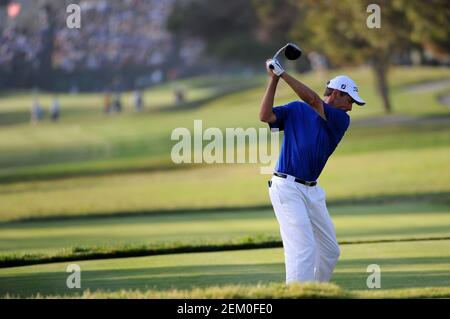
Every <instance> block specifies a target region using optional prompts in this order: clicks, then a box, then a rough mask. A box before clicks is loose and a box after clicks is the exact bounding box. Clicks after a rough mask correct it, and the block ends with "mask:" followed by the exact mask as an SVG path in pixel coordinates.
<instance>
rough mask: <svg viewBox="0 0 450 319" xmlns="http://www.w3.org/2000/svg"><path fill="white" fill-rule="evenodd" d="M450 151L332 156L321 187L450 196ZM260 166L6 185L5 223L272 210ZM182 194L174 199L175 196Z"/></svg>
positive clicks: (363, 194) (1, 214) (330, 191)
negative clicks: (247, 208) (162, 211)
mask: <svg viewBox="0 0 450 319" xmlns="http://www.w3.org/2000/svg"><path fill="white" fill-rule="evenodd" d="M448 158H450V147H436V148H429V149H419V150H391V151H382V152H379V153H369V154H365V153H363V154H352V155H338V154H336V155H333V157H332V158H331V159H330V161H329V163H328V164H327V166H326V167H325V169H324V171H323V173H322V175H321V178H320V180H319V184H320V185H321V186H322V187H323V188H324V189H325V191H326V192H327V198H328V200H339V199H345V198H349V197H353V198H355V199H358V198H367V197H370V196H373V197H379V196H389V195H392V194H399V195H413V194H423V193H440V192H450V184H449V182H448V181H449V180H450V162H449V161H448V160H447V159H448ZM259 171H260V165H255V164H247V165H245V164H240V165H238V164H228V165H226V164H223V165H216V166H209V167H206V168H198V169H189V170H175V171H163V172H150V173H136V174H124V175H111V176H99V177H80V178H70V179H67V180H56V181H42V182H28V183H15V184H7V185H1V184H0V194H1V211H0V220H2V221H11V220H15V219H24V218H32V217H49V216H55V215H56V216H62V215H83V214H84V215H89V214H91V213H95V214H99V213H103V214H111V213H114V212H117V211H120V212H136V211H148V210H160V209H177V208H187V207H189V208H208V207H217V206H225V207H235V206H254V205H268V204H269V201H268V193H267V179H269V178H270V176H267V175H261V174H260V173H259ZM175 194H176V196H175Z"/></svg>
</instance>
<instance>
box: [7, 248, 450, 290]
mask: <svg viewBox="0 0 450 319" xmlns="http://www.w3.org/2000/svg"><path fill="white" fill-rule="evenodd" d="M449 245H450V240H443V241H423V242H401V243H377V244H358V245H343V246H342V247H341V258H340V260H339V262H338V264H337V267H336V270H335V273H334V275H333V278H332V283H334V284H337V285H339V286H340V287H342V288H343V289H346V290H358V291H361V290H367V286H366V280H367V277H368V275H369V274H370V273H367V266H368V265H370V264H377V265H379V266H380V268H381V272H382V273H381V276H382V277H381V278H382V280H381V289H382V290H384V289H404V288H425V287H429V288H430V287H444V288H445V287H447V288H448V287H450V251H449V250H448V247H449ZM77 264H78V265H79V266H80V267H81V271H82V273H81V278H82V279H81V280H82V288H81V289H79V290H73V289H68V288H67V287H66V279H67V276H68V275H69V274H68V273H67V272H66V267H67V265H68V263H55V264H45V265H34V266H26V267H15V268H4V269H0V296H1V295H5V294H10V295H15V296H17V295H19V296H22V297H24V296H32V295H36V294H41V295H73V296H79V295H81V294H82V293H83V292H85V291H87V290H89V291H91V292H95V291H97V290H102V291H110V292H118V291H122V290H140V291H143V292H145V291H146V290H148V289H151V290H158V291H163V290H172V289H178V290H179V289H193V288H206V287H211V286H226V285H257V284H273V283H275V284H276V283H283V282H284V276H285V273H284V255H283V251H282V249H281V248H272V249H259V250H242V251H229V252H211V253H197V254H174V255H164V256H151V257H137V258H121V259H109V260H93V261H80V262H77Z"/></svg>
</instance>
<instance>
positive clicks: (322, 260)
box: [309, 186, 340, 281]
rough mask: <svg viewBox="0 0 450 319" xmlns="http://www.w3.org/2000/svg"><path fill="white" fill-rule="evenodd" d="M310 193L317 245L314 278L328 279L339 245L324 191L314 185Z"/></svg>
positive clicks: (312, 220) (338, 253)
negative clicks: (314, 187)
mask: <svg viewBox="0 0 450 319" xmlns="http://www.w3.org/2000/svg"><path fill="white" fill-rule="evenodd" d="M311 195H312V196H310V197H309V198H310V199H311V202H310V203H309V206H310V210H309V212H310V215H309V216H310V218H311V223H312V228H313V233H314V238H315V240H316V245H317V251H316V261H315V269H314V270H315V279H316V280H317V281H329V280H330V279H331V275H332V274H333V270H334V268H335V266H336V263H337V261H338V259H339V255H340V250H339V245H338V242H337V239H336V232H335V230H334V225H333V222H332V220H331V218H330V215H329V213H328V209H327V206H326V203H325V192H324V191H323V189H321V188H320V187H319V186H316V190H315V191H314V192H311Z"/></svg>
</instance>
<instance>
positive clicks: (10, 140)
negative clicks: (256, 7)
mask: <svg viewBox="0 0 450 319" xmlns="http://www.w3.org/2000/svg"><path fill="white" fill-rule="evenodd" d="M343 73H345V74H348V75H349V76H351V77H352V78H354V79H355V80H356V82H357V83H358V84H359V86H360V94H361V96H362V97H363V98H364V99H365V100H366V101H367V105H366V106H365V107H363V108H361V107H358V106H355V107H354V110H353V111H352V112H351V113H350V115H351V119H352V120H351V121H352V124H351V126H350V128H349V130H348V131H347V133H346V135H345V136H344V138H343V141H342V143H340V145H339V147H338V148H337V150H336V152H335V153H334V154H333V155H332V157H331V158H330V160H329V162H328V163H327V166H326V167H325V169H324V171H323V172H322V174H321V177H320V179H319V185H320V186H321V187H322V188H323V189H324V190H325V192H326V196H327V203H328V205H329V210H330V213H331V216H332V219H333V221H334V224H335V227H336V232H337V237H338V240H339V242H340V243H341V244H342V245H341V248H342V256H341V259H340V261H339V263H338V266H337V269H336V272H335V274H334V276H333V279H332V284H331V285H325V286H320V285H317V286H314V285H312V286H299V287H294V288H292V289H291V288H285V287H284V286H283V284H282V283H283V282H284V258H283V251H282V249H281V248H280V247H281V246H280V244H281V242H280V239H279V233H278V224H277V221H276V219H275V216H274V214H273V211H272V209H271V206H270V201H269V196H268V188H267V180H268V179H270V178H271V177H272V176H271V175H262V174H260V168H261V167H262V166H266V165H263V164H260V163H257V164H214V165H207V164H204V163H202V164H182V165H176V164H174V163H173V162H172V160H171V157H170V152H171V149H172V146H173V145H174V144H175V143H176V141H171V139H170V136H171V133H172V131H173V130H174V129H175V128H179V127H183V128H187V129H189V130H190V131H191V132H192V131H193V123H194V120H202V121H203V130H205V129H206V128H209V127H217V128H220V129H221V130H224V129H226V128H237V127H242V128H244V129H247V128H257V129H258V128H266V129H267V126H266V125H265V124H264V123H261V122H260V121H259V119H258V112H259V107H260V101H261V98H262V95H263V93H264V89H265V82H266V81H267V77H266V75H263V74H258V75H250V76H244V75H242V76H220V77H216V76H207V77H199V78H194V79H186V80H182V81H178V82H176V83H168V84H163V85H158V86H155V87H153V88H150V89H148V90H146V91H145V92H144V99H145V101H146V106H145V109H144V110H143V111H142V112H140V113H137V112H134V110H133V108H132V104H131V102H132V92H125V93H124V95H123V103H124V111H123V113H122V114H120V115H118V114H115V115H105V114H103V113H102V107H103V96H102V93H82V94H78V95H70V94H61V95H60V101H61V108H62V109H61V111H62V117H61V120H60V121H59V122H58V123H50V121H49V120H48V119H47V120H45V121H44V122H42V123H39V124H37V125H31V124H30V123H29V108H30V106H31V103H32V94H31V93H30V92H4V93H2V94H1V95H0V106H1V107H0V266H1V267H0V296H5V295H6V294H9V296H11V295H12V296H17V295H19V296H36V295H37V294H39V296H48V295H53V296H56V297H61V296H83V297H86V298H102V297H133V296H134V297H139V298H140V297H145V296H146V297H155V298H159V297H161V298H166V297H168V296H175V297H177V296H179V297H182V298H191V297H194V298H195V297H196V298H202V297H205V296H216V297H219V298H221V297H226V296H231V297H233V298H234V297H243V296H247V297H252V298H253V297H256V298H258V297H264V298H266V297H267V298H272V297H274V298H276V297H289V296H297V297H308V296H310V297H320V296H334V297H345V298H352V297H380V298H384V297H450V290H449V289H450V250H449V249H448V247H449V244H450V240H449V238H450V161H449V158H450V108H448V106H444V105H442V104H440V103H439V102H438V99H437V97H438V96H439V95H440V94H442V92H448V88H442V87H441V88H439V90H430V91H411V90H410V86H411V85H413V84H417V83H426V82H430V81H433V82H434V81H443V80H447V81H448V80H449V79H450V68H434V67H433V68H432V67H420V68H402V67H395V68H393V69H392V71H391V72H390V74H389V87H390V90H391V101H392V104H393V109H394V113H393V114H392V115H390V116H387V115H386V114H385V113H384V112H383V109H382V103H381V99H380V97H379V95H378V93H377V91H376V89H375V85H374V83H375V81H374V78H373V75H372V73H371V72H370V69H369V68H367V67H361V68H353V69H343V70H332V71H330V72H328V74H326V75H325V76H323V77H320V76H319V75H318V74H316V73H308V74H300V75H298V74H297V75H296V76H299V78H300V79H301V80H303V81H304V82H305V83H307V84H308V85H310V86H311V87H312V88H313V89H314V90H316V91H317V92H319V93H320V94H322V92H323V89H324V83H326V80H327V79H329V78H331V77H332V76H335V75H337V74H343ZM175 86H181V87H184V88H185V89H186V91H187V100H186V102H185V103H183V104H181V105H175V104H174V96H173V89H174V87H175ZM51 98H52V95H51V94H50V93H48V92H43V93H42V95H41V102H42V103H43V104H44V107H45V108H46V109H48V107H49V105H50V103H51ZM296 99H297V97H296V96H295V94H294V93H293V92H292V90H291V89H290V88H289V87H288V86H287V85H286V84H285V83H282V82H280V86H279V90H278V91H277V95H276V99H275V104H277V105H280V104H284V103H286V102H288V101H292V100H296ZM205 144H206V142H205V143H204V145H205ZM255 149H256V145H254V144H251V145H248V148H247V150H246V151H252V150H255ZM274 164H275V163H272V164H271V165H269V166H270V167H271V168H272V167H273V165H274ZM249 248H253V249H249ZM187 252H189V253H187ZM125 257H128V258H125ZM107 258H111V259H107ZM8 262H10V264H8ZM70 263H76V264H79V265H80V266H81V269H82V289H81V290H70V289H67V288H66V285H65V283H66V278H67V276H68V273H66V272H65V270H66V267H67V265H68V264H70ZM370 264H378V265H379V266H380V267H381V271H382V289H381V290H379V291H369V290H368V289H367V287H366V279H367V276H368V275H369V274H368V273H367V272H366V268H367V266H368V265H370ZM17 265H23V266H21V267H15V266H17ZM11 266H14V267H11ZM258 284H259V286H258ZM336 285H337V286H336ZM214 287H215V288H214ZM180 289H181V290H182V291H180ZM192 289H193V290H192ZM222 289H223V290H222Z"/></svg>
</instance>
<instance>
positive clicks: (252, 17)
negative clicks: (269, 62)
mask: <svg viewBox="0 0 450 319" xmlns="http://www.w3.org/2000/svg"><path fill="white" fill-rule="evenodd" d="M257 25H258V18H257V16H256V13H255V11H254V10H253V7H252V3H251V1H250V0H227V1H223V0H209V1H203V0H190V1H183V2H181V1H179V2H176V3H175V6H174V8H173V11H172V13H171V15H170V16H169V18H168V21H167V27H168V29H169V30H170V31H172V32H173V33H175V34H176V35H177V36H178V37H180V38H184V37H195V38H201V39H202V40H204V41H205V43H206V50H207V52H208V54H209V55H212V56H215V57H217V58H219V59H221V60H224V61H243V62H254V61H255V56H258V55H259V54H261V47H262V44H261V43H259V42H258V41H257V39H256V36H255V32H256V29H257Z"/></svg>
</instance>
